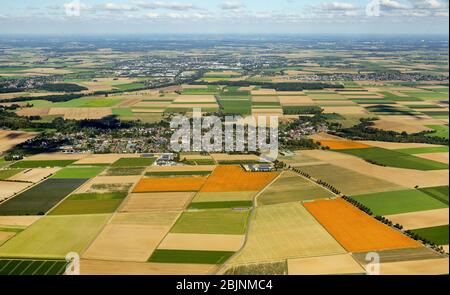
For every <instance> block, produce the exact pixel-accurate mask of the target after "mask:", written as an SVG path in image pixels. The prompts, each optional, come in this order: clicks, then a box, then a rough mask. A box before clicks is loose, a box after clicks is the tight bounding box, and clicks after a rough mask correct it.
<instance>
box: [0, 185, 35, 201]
mask: <svg viewBox="0 0 450 295" xmlns="http://www.w3.org/2000/svg"><path fill="white" fill-rule="evenodd" d="M31 185H32V184H31V183H24V182H9V181H0V201H3V200H5V199H8V198H10V197H12V196H14V195H15V194H17V193H19V192H21V191H23V190H24V189H26V188H27V187H29V186H31Z"/></svg>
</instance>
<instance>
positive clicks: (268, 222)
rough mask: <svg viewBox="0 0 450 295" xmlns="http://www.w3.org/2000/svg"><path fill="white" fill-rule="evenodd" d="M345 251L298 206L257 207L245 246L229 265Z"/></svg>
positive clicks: (292, 204) (290, 204)
mask: <svg viewBox="0 0 450 295" xmlns="http://www.w3.org/2000/svg"><path fill="white" fill-rule="evenodd" d="M343 253H345V250H344V249H343V248H342V247H341V246H340V245H339V243H338V242H336V241H335V240H334V238H333V237H332V236H331V235H330V234H329V233H327V231H326V230H325V229H324V228H323V227H322V226H321V225H320V224H319V223H318V222H317V221H316V220H315V219H314V217H313V216H312V215H311V214H309V213H308V211H306V209H305V208H304V207H303V206H302V205H301V204H300V203H289V204H279V205H270V206H263V207H258V208H257V209H255V212H254V214H253V215H252V218H251V222H250V225H249V233H248V237H247V242H246V244H245V246H244V248H243V249H242V251H240V252H239V253H238V254H237V255H236V256H235V257H233V259H232V260H231V261H230V262H229V263H230V264H233V265H234V264H248V263H256V262H272V261H279V260H281V259H288V258H300V257H313V256H321V255H333V254H343Z"/></svg>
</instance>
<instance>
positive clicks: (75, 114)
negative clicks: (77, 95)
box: [48, 108, 112, 120]
mask: <svg viewBox="0 0 450 295" xmlns="http://www.w3.org/2000/svg"><path fill="white" fill-rule="evenodd" d="M48 114H49V115H60V116H64V119H67V120H85V119H91V120H94V119H101V118H104V117H106V116H110V115H112V111H111V108H51V109H50V111H49V112H48Z"/></svg>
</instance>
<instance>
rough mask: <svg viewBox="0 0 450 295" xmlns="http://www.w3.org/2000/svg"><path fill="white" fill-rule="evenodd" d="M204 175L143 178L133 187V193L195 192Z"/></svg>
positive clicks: (203, 180)
mask: <svg viewBox="0 0 450 295" xmlns="http://www.w3.org/2000/svg"><path fill="white" fill-rule="evenodd" d="M206 180H207V178H206V177H200V176H199V177H170V178H143V179H141V180H140V181H139V183H138V184H137V185H136V186H135V188H134V189H133V193H148V192H196V191H199V190H200V189H201V188H202V186H203V184H204V183H205V181H206Z"/></svg>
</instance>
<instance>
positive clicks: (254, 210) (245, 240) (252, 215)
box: [216, 171, 285, 274]
mask: <svg viewBox="0 0 450 295" xmlns="http://www.w3.org/2000/svg"><path fill="white" fill-rule="evenodd" d="M284 172H285V171H282V172H281V173H280V174H279V175H278V176H277V177H275V179H274V180H272V181H271V182H270V183H269V184H267V185H266V186H265V187H264V188H263V189H262V190H261V191H259V192H258V193H257V194H256V195H255V196H254V197H253V207H252V208H251V209H250V214H249V215H248V217H247V230H246V231H245V239H244V243H243V244H242V247H241V248H239V250H237V251H236V252H235V253H234V254H233V255H231V257H230V258H228V259H227V261H225V262H224V263H223V264H222V265H221V266H220V267H219V268H218V270H217V272H216V274H221V273H222V272H224V271H225V269H226V267H228V266H229V264H227V262H228V261H230V260H232V259H233V258H234V257H235V256H237V255H238V254H240V253H241V252H242V250H243V249H244V248H245V246H246V245H247V242H248V237H249V235H250V230H251V224H252V223H251V220H252V218H253V217H254V215H255V214H256V209H257V207H258V206H257V204H258V203H257V202H258V200H257V198H258V196H259V195H260V194H261V193H263V192H264V191H265V190H266V189H267V188H268V187H270V186H271V185H272V184H273V183H274V182H275V181H276V180H277V179H278V178H279V177H280V176H281V175H282V174H283V173H284Z"/></svg>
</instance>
